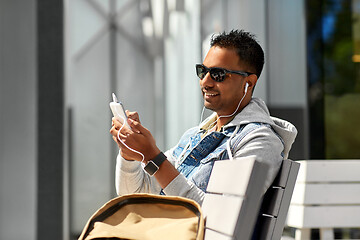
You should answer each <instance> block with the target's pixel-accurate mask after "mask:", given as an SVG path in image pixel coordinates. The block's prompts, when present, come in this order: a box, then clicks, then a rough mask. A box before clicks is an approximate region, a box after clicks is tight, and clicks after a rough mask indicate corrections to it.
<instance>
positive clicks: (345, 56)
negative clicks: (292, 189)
mask: <svg viewBox="0 0 360 240" xmlns="http://www.w3.org/2000/svg"><path fill="white" fill-rule="evenodd" d="M359 9H360V1H359V0H353V1H348V0H342V1H334V0H332V1H331V0H329V1H326V4H325V5H324V16H323V29H322V35H323V41H324V59H323V61H324V62H323V64H324V70H325V71H324V110H325V111H324V113H325V146H326V147H325V157H326V158H329V159H333V158H359V157H360V150H359V148H358V146H359V145H360V134H358V133H360V125H359V124H358V119H359V118H360V108H359V106H360V71H359V69H360V68H359V66H360V61H359V59H358V58H359V56H360V55H359V53H360V38H359V34H360V17H359V16H360V11H359Z"/></svg>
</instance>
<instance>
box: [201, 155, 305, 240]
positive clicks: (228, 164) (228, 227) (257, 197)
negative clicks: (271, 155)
mask: <svg viewBox="0 0 360 240" xmlns="http://www.w3.org/2000/svg"><path fill="white" fill-rule="evenodd" d="M268 170H269V166H268V165H267V164H266V163H264V162H259V161H257V160H256V159H255V158H254V157H247V158H241V159H235V160H233V161H230V160H223V161H217V162H215V165H214V168H213V171H212V174H211V177H210V180H209V185H208V188H207V193H206V195H205V199H204V202H203V204H202V209H203V212H204V216H205V217H206V227H205V240H212V239H214V240H225V239H227V240H230V239H242V240H243V239H244V240H246V239H261V240H263V239H272V240H277V239H280V238H281V235H282V232H283V228H284V225H285V219H286V215H287V211H288V208H289V205H290V200H291V195H292V192H293V189H294V185H295V181H296V177H297V173H298V170H299V164H298V163H296V162H294V161H291V160H284V161H283V163H282V166H281V168H280V171H279V173H278V175H277V177H276V178H275V180H274V183H273V184H272V186H271V187H270V189H269V190H268V191H267V192H266V193H265V195H264V198H262V189H263V187H264V184H265V178H264V177H263V176H266V174H267V172H268ZM259 213H260V214H259ZM255 225H256V229H255V231H256V235H254V236H252V235H253V232H254V228H255Z"/></svg>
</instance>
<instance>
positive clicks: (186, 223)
mask: <svg viewBox="0 0 360 240" xmlns="http://www.w3.org/2000/svg"><path fill="white" fill-rule="evenodd" d="M203 237H204V219H203V215H202V212H201V208H200V205H199V204H198V203H196V202H195V201H193V200H191V199H187V198H183V197H171V196H161V195H152V194H129V195H124V196H120V197H117V198H114V199H112V200H110V201H109V202H107V203H106V204H105V205H104V206H103V207H101V208H100V209H99V210H97V211H96V212H95V214H94V215H93V216H92V217H91V218H90V219H89V220H88V222H87V224H86V226H85V228H84V229H83V231H82V233H81V235H80V237H79V240H90V239H132V240H135V239H138V240H140V239H141V240H155V239H156V240H162V239H164V240H165V239H166V240H169V239H175V240H176V239H179V240H190V239H194V240H201V239H203Z"/></svg>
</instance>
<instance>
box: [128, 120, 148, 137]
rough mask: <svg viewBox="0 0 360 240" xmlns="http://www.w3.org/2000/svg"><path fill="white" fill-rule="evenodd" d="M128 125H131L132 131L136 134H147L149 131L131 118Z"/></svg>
mask: <svg viewBox="0 0 360 240" xmlns="http://www.w3.org/2000/svg"><path fill="white" fill-rule="evenodd" d="M128 123H129V125H130V128H131V130H133V131H134V132H136V133H142V134H144V133H145V134H147V132H148V130H147V129H146V128H145V127H143V125H141V123H140V122H137V121H134V120H132V119H130V118H129V119H128Z"/></svg>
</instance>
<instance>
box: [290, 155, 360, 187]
mask: <svg viewBox="0 0 360 240" xmlns="http://www.w3.org/2000/svg"><path fill="white" fill-rule="evenodd" d="M299 162H300V163H301V167H300V170H299V175H298V179H297V182H298V183H300V182H349V181H350V182H360V174H359V170H360V161H358V160H310V161H299Z"/></svg>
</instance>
